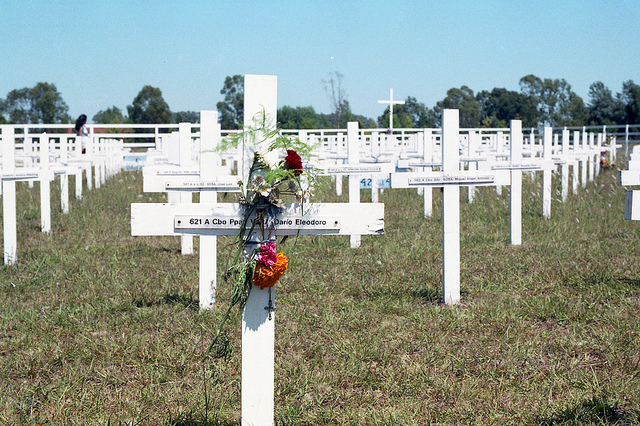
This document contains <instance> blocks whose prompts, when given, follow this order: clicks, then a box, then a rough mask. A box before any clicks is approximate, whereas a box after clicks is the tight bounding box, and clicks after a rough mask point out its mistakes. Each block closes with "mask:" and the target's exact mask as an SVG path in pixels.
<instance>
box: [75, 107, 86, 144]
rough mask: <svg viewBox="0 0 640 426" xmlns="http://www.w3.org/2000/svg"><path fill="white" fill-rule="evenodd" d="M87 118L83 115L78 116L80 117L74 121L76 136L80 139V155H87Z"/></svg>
mask: <svg viewBox="0 0 640 426" xmlns="http://www.w3.org/2000/svg"><path fill="white" fill-rule="evenodd" d="M86 124H87V116H86V115H85V114H80V117H78V119H77V120H76V127H75V129H76V136H78V137H79V138H80V143H81V147H82V151H81V152H82V153H83V154H86V153H87V140H88V139H89V130H88V129H87V126H86Z"/></svg>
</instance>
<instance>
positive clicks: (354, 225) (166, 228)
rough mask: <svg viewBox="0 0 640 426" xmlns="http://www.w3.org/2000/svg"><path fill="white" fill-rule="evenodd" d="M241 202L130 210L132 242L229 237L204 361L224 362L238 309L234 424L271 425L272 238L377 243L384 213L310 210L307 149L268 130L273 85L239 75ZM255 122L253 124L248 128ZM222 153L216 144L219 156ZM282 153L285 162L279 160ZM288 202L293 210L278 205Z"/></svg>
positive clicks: (347, 206)
mask: <svg viewBox="0 0 640 426" xmlns="http://www.w3.org/2000/svg"><path fill="white" fill-rule="evenodd" d="M244 90H245V92H244V94H245V96H244V98H245V105H244V111H245V118H244V122H245V131H244V132H243V133H242V134H241V136H240V137H239V138H238V139H236V140H233V139H230V140H229V143H230V144H232V145H238V146H240V145H241V146H242V149H241V151H240V152H241V156H242V161H241V162H240V164H243V167H242V173H241V175H240V182H239V186H240V192H241V196H240V197H239V199H238V202H237V203H218V204H212V203H199V204H151V203H142V204H132V205H131V233H132V235H138V236H144V235H184V234H192V235H200V236H208V235H231V236H235V237H236V245H235V250H234V252H233V253H232V254H231V259H230V261H231V265H232V266H231V267H230V268H229V269H228V270H227V272H226V274H225V276H226V277H227V278H230V280H229V281H230V282H232V283H233V284H232V285H233V291H232V293H233V296H232V299H231V301H230V303H229V308H228V310H227V313H226V315H225V316H224V318H223V321H222V324H221V325H220V328H219V330H218V333H217V335H216V336H215V337H214V339H213V341H212V344H211V346H210V348H209V351H208V354H211V355H214V356H216V357H219V358H228V357H229V356H230V352H229V345H228V341H227V339H226V334H225V332H224V329H225V327H226V326H225V321H226V320H227V319H228V318H229V312H230V310H231V309H232V308H234V306H238V307H239V308H241V309H242V398H241V400H242V402H241V405H242V407H241V411H242V419H241V421H242V424H243V425H273V424H274V385H275V383H274V358H275V344H274V341H275V312H274V309H275V285H276V284H277V283H278V281H279V280H280V278H281V277H282V276H283V274H284V273H285V271H286V269H287V266H288V259H287V257H286V255H285V253H284V252H283V250H280V251H279V250H278V242H277V237H279V236H287V235H381V234H383V233H384V205H383V204H379V203H366V204H359V203H326V204H325V203H311V202H309V201H310V197H311V196H312V192H313V184H314V173H313V171H312V170H308V169H304V168H303V158H301V156H302V157H305V156H308V155H310V154H311V149H310V148H309V147H305V146H303V145H301V144H300V143H299V141H298V143H296V141H289V140H287V139H286V138H284V137H282V135H280V134H279V131H278V130H276V129H273V128H272V127H271V126H270V125H269V123H275V117H276V111H277V78H276V77H275V76H265V75H247V76H245V82H244ZM256 119H257V122H258V124H257V125H255V126H252V125H251V124H250V123H254V122H255V121H256ZM224 148H225V143H222V144H221V146H220V149H224ZM285 152H286V155H284V153H285ZM286 198H293V199H294V200H296V202H285V199H286Z"/></svg>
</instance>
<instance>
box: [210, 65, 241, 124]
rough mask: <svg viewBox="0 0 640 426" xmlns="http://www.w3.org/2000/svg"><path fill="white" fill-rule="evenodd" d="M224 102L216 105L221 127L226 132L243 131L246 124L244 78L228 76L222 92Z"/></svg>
mask: <svg viewBox="0 0 640 426" xmlns="http://www.w3.org/2000/svg"><path fill="white" fill-rule="evenodd" d="M220 94H222V95H224V100H223V101H221V102H218V103H217V104H216V108H217V109H218V114H219V118H218V121H219V122H220V126H221V127H222V128H223V129H225V130H230V129H241V128H242V125H243V122H244V78H243V77H242V76H241V75H237V74H236V75H234V76H233V77H229V76H227V78H225V79H224V86H223V87H222V90H220Z"/></svg>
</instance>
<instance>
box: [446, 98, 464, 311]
mask: <svg viewBox="0 0 640 426" xmlns="http://www.w3.org/2000/svg"><path fill="white" fill-rule="evenodd" d="M459 128H460V118H459V115H458V110H444V111H443V116H442V171H443V173H444V175H445V176H447V175H456V174H458V173H460V171H459V170H460V162H459V160H458V156H459V154H460V153H459V151H458V144H459V140H460V132H459ZM442 253H443V265H442V275H443V286H442V288H443V291H442V293H443V297H444V302H445V303H446V304H450V305H453V304H455V303H458V302H459V301H460V186H458V185H446V186H444V187H443V188H442Z"/></svg>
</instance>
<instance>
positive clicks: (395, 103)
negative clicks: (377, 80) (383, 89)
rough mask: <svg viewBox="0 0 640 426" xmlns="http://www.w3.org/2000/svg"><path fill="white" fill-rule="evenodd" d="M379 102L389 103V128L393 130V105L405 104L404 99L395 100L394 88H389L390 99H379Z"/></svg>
mask: <svg viewBox="0 0 640 426" xmlns="http://www.w3.org/2000/svg"><path fill="white" fill-rule="evenodd" d="M378 103H379V104H389V130H393V106H394V105H404V101H394V100H393V89H389V100H388V101H378Z"/></svg>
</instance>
